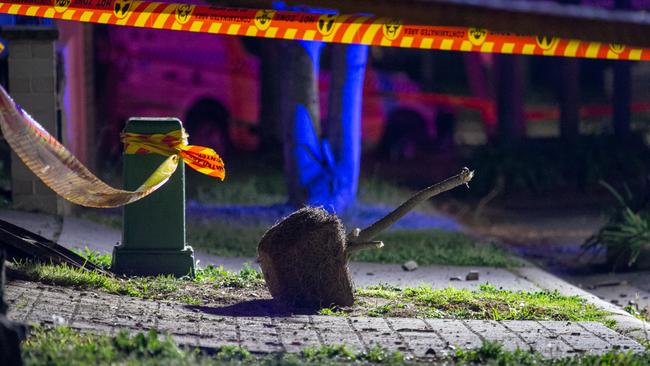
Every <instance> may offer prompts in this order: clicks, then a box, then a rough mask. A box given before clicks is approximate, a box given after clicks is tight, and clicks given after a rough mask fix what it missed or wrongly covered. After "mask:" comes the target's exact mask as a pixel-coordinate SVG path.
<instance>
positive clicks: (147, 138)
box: [122, 130, 226, 180]
mask: <svg viewBox="0 0 650 366" xmlns="http://www.w3.org/2000/svg"><path fill="white" fill-rule="evenodd" d="M187 137H188V135H187V133H186V132H185V131H184V130H177V131H172V132H170V133H167V134H153V135H145V134H137V133H127V132H125V133H122V142H123V143H124V154H127V155H129V154H160V155H163V156H170V155H176V154H178V155H179V156H180V157H181V158H182V159H183V161H184V162H185V164H187V165H188V166H190V167H191V168H192V169H194V170H196V171H198V172H199V173H202V174H205V175H209V176H211V177H213V178H219V179H221V180H223V179H224V178H225V177H226V171H225V170H224V164H223V161H222V160H221V157H219V154H217V153H216V152H215V151H214V150H212V149H210V148H209V147H204V146H195V145H188V144H187Z"/></svg>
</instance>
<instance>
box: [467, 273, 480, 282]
mask: <svg viewBox="0 0 650 366" xmlns="http://www.w3.org/2000/svg"><path fill="white" fill-rule="evenodd" d="M465 281H478V271H469V273H468V274H467V276H465Z"/></svg>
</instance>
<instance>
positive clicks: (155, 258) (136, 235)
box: [111, 118, 194, 276]
mask: <svg viewBox="0 0 650 366" xmlns="http://www.w3.org/2000/svg"><path fill="white" fill-rule="evenodd" d="M181 127H182V124H181V121H179V120H178V119H176V118H131V119H129V121H128V122H127V124H126V128H125V129H124V130H125V132H132V133H142V134H160V133H167V132H171V131H174V130H178V129H180V128H181ZM165 158H166V157H164V156H162V155H158V154H146V155H137V154H136V155H124V188H125V189H127V190H135V189H137V188H138V187H139V186H140V185H141V184H142V183H143V182H144V181H145V180H146V179H147V178H148V177H149V175H150V174H151V173H152V172H153V171H154V170H155V169H156V168H157V167H158V166H159V165H160V164H161V163H162V162H163V160H165ZM111 268H112V270H113V271H114V272H115V273H118V274H127V275H139V276H147V275H158V274H171V275H175V276H184V275H188V274H190V275H194V253H193V251H192V247H190V246H187V245H185V165H184V164H183V162H180V163H179V165H178V169H177V170H176V172H175V173H174V174H173V175H172V177H171V178H170V179H169V181H168V182H167V183H166V184H165V185H164V186H162V187H160V188H159V189H158V190H157V191H156V192H154V193H152V194H151V195H149V196H148V197H145V198H143V199H141V200H140V201H137V202H134V203H132V204H129V205H127V206H125V207H124V216H123V233H122V243H121V244H120V245H118V246H116V247H115V248H114V249H113V263H112V267H111Z"/></svg>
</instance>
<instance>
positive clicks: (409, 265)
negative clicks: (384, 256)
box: [402, 261, 418, 272]
mask: <svg viewBox="0 0 650 366" xmlns="http://www.w3.org/2000/svg"><path fill="white" fill-rule="evenodd" d="M402 269H403V270H405V271H407V272H411V271H415V270H416V269H418V263H417V262H416V261H408V262H405V263H404V264H402Z"/></svg>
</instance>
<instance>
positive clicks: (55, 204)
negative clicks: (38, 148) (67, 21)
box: [1, 26, 67, 214]
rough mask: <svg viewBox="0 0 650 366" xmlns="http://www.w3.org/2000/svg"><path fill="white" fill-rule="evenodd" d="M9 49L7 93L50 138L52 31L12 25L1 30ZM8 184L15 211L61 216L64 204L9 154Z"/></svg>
mask: <svg viewBox="0 0 650 366" xmlns="http://www.w3.org/2000/svg"><path fill="white" fill-rule="evenodd" d="M1 35H2V37H3V38H4V39H6V40H7V43H8V47H9V60H8V69H9V77H8V80H9V85H8V87H9V93H10V95H11V96H12V97H13V98H14V100H15V101H16V102H17V103H18V104H20V105H21V106H22V107H23V109H25V110H26V111H27V112H28V113H29V114H30V115H31V116H32V117H34V119H35V120H36V121H38V122H39V123H40V124H41V125H42V126H43V127H44V128H45V129H46V130H47V131H48V132H49V133H51V134H52V135H53V136H57V135H58V131H57V95H56V77H57V75H56V51H55V44H54V43H55V41H56V39H57V38H58V32H57V30H56V28H51V27H43V26H32V27H29V26H22V27H21V26H16V27H7V28H3V29H2V32H1ZM11 184H12V199H13V205H14V207H15V208H17V209H21V210H26V211H39V212H44V213H50V214H63V213H64V211H66V209H67V205H66V204H65V203H64V202H63V201H62V199H61V198H59V197H58V196H57V195H56V193H54V192H53V191H52V190H51V189H49V188H48V187H47V186H45V185H44V184H43V183H42V182H41V181H40V180H39V179H38V178H37V177H36V176H35V175H34V174H33V173H32V172H31V171H30V170H29V169H28V168H27V167H26V166H25V165H24V164H23V162H22V161H21V160H20V158H18V156H17V155H15V154H14V153H13V152H12V157H11Z"/></svg>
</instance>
